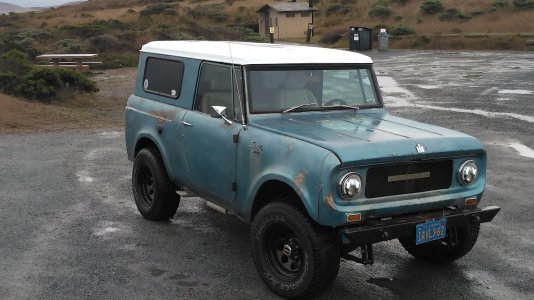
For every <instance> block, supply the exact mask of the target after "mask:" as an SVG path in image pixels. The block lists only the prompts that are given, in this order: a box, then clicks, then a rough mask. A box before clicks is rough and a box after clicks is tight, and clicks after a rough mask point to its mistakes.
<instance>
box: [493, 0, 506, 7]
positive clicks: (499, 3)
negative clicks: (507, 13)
mask: <svg viewBox="0 0 534 300" xmlns="http://www.w3.org/2000/svg"><path fill="white" fill-rule="evenodd" d="M491 7H494V8H504V7H508V0H492V1H491Z"/></svg>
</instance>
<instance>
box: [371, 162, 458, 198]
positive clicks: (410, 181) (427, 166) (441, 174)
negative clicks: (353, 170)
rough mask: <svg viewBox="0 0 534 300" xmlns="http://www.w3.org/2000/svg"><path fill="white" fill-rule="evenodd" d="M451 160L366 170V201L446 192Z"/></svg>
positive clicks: (448, 185)
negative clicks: (421, 193) (437, 191)
mask: <svg viewBox="0 0 534 300" xmlns="http://www.w3.org/2000/svg"><path fill="white" fill-rule="evenodd" d="M451 181H452V160H440V161H425V162H410V163H404V164H395V165H387V166H379V167H373V168H369V170H367V176H366V185H365V196H366V197H367V198H376V197H384V196H391V195H403V194H411V193H420V192H426V191H433V190H440V189H446V188H449V187H450V186H451Z"/></svg>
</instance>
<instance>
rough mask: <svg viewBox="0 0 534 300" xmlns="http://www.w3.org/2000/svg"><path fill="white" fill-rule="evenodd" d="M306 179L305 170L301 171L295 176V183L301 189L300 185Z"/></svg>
mask: <svg viewBox="0 0 534 300" xmlns="http://www.w3.org/2000/svg"><path fill="white" fill-rule="evenodd" d="M305 179H306V174H304V173H303V172H300V173H298V174H297V176H295V184H296V185H297V187H298V188H299V189H300V186H301V185H302V184H303V183H304V180H305Z"/></svg>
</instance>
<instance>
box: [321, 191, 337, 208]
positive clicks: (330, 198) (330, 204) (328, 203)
mask: <svg viewBox="0 0 534 300" xmlns="http://www.w3.org/2000/svg"><path fill="white" fill-rule="evenodd" d="M324 203H325V204H326V206H328V207H330V208H331V209H332V210H336V206H335V204H334V197H333V196H332V192H329V193H328V196H326V198H324Z"/></svg>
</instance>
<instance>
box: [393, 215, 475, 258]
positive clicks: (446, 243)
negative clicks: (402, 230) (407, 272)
mask: <svg viewBox="0 0 534 300" xmlns="http://www.w3.org/2000/svg"><path fill="white" fill-rule="evenodd" d="M479 231H480V224H479V223H476V224H473V225H467V226H464V227H460V228H452V229H449V230H448V231H447V237H445V238H444V239H441V240H437V241H432V242H428V243H425V244H421V245H416V244H415V236H412V237H409V238H403V239H399V241H400V242H401V244H402V246H403V247H404V249H406V251H408V253H410V254H411V255H413V256H414V257H415V258H417V259H420V260H422V261H426V262H430V263H436V264H442V263H448V262H451V261H455V260H457V259H459V258H461V257H463V256H464V255H466V254H467V253H469V251H471V249H473V246H474V245H475V243H476V241H477V239H478V233H479Z"/></svg>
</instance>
